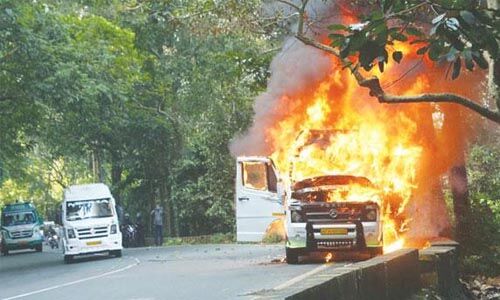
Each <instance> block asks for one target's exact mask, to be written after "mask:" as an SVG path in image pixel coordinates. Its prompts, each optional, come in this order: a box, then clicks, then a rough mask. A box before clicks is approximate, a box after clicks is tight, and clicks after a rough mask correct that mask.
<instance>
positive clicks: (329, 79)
mask: <svg viewBox="0 0 500 300" xmlns="http://www.w3.org/2000/svg"><path fill="white" fill-rule="evenodd" d="M404 47H406V46H404ZM403 51H404V52H407V49H406V48H405V49H403ZM332 66H333V67H332V68H331V72H330V74H328V75H327V76H326V77H325V78H324V79H323V80H322V81H321V82H320V83H319V84H317V85H316V86H314V87H312V88H311V87H309V89H308V90H307V91H304V92H299V93H296V94H295V95H293V96H291V95H284V96H283V97H282V98H281V102H282V103H283V104H285V105H286V104H288V105H289V106H290V111H291V113H289V114H287V115H286V116H285V117H283V118H282V119H281V120H279V121H278V122H276V123H274V124H273V125H272V126H271V127H269V128H268V129H267V131H266V139H267V140H268V141H269V142H270V143H271V144H272V149H273V152H272V155H271V157H272V158H273V160H274V162H275V163H276V165H277V168H278V169H279V170H280V173H281V174H282V175H283V174H288V176H287V177H286V183H287V184H291V183H293V182H296V181H299V180H302V179H305V178H310V177H314V176H320V175H354V176H362V177H366V178H368V179H369V180H370V181H371V182H372V183H374V184H375V186H376V187H377V190H376V191H373V189H371V190H370V189H367V188H366V187H358V188H352V189H349V191H347V195H346V194H343V195H342V196H343V199H345V200H346V201H366V200H367V198H370V199H371V200H372V201H377V202H378V203H379V204H380V206H381V207H382V208H383V211H384V220H383V222H384V242H385V244H386V245H387V246H386V247H385V248H384V250H385V251H387V252H388V251H393V250H396V249H399V248H401V247H403V245H404V232H405V231H406V230H407V227H408V226H409V224H410V223H411V219H409V218H408V217H407V216H405V213H404V212H405V207H406V205H407V204H408V202H409V201H411V199H412V194H413V191H414V189H415V187H416V182H415V180H416V172H417V168H418V164H419V160H420V158H421V155H422V146H421V145H420V144H419V141H418V135H417V134H416V133H417V124H416V121H415V120H413V119H412V117H411V111H409V110H402V109H398V110H395V109H393V108H392V107H388V106H384V105H381V104H378V103H376V102H374V100H373V98H371V97H370V96H369V95H367V94H366V91H364V90H362V89H361V88H360V87H359V86H358V84H357V82H356V81H355V79H354V77H353V76H352V75H351V74H349V72H348V71H347V70H343V69H342V68H341V67H340V66H339V64H338V62H337V61H335V59H334V58H332ZM389 67H391V66H389ZM385 74H386V73H384V76H385ZM387 74H391V72H390V71H389V72H387ZM389 80H390V78H389ZM426 82H427V81H426V78H425V77H422V78H418V79H417V80H416V81H415V84H413V85H412V86H411V87H408V93H415V92H421V91H422V90H423V89H424V88H425V87H426V84H425V83H426ZM317 129H321V130H325V129H327V131H326V132H328V131H330V132H334V134H331V135H329V136H326V138H325V137H323V138H322V139H321V143H311V144H307V142H305V141H304V140H301V139H300V137H299V139H297V136H298V135H299V133H300V132H304V131H308V130H317ZM305 136H306V135H305ZM318 144H319V145H318ZM331 198H332V199H337V200H336V201H338V199H341V198H342V197H339V195H332V197H331Z"/></svg>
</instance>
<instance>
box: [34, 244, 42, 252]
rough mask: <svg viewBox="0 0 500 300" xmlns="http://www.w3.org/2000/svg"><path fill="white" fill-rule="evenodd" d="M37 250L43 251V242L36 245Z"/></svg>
mask: <svg viewBox="0 0 500 300" xmlns="http://www.w3.org/2000/svg"><path fill="white" fill-rule="evenodd" d="M35 250H36V252H42V244H40V245H36V246H35Z"/></svg>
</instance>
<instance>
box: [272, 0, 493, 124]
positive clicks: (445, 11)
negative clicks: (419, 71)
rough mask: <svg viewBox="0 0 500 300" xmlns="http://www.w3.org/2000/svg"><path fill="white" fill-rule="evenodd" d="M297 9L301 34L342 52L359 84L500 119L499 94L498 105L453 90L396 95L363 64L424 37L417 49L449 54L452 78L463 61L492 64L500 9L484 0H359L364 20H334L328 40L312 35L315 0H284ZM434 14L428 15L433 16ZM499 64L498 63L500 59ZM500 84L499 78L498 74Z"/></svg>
mask: <svg viewBox="0 0 500 300" xmlns="http://www.w3.org/2000/svg"><path fill="white" fill-rule="evenodd" d="M278 1H279V2H282V3H285V4H286V5H288V6H290V7H292V8H294V9H296V10H297V12H298V15H299V19H298V26H297V32H296V34H295V36H296V37H297V39H299V40H300V41H302V42H303V43H305V44H307V45H310V46H313V47H316V48H318V49H320V50H323V51H325V52H327V53H330V54H332V55H334V56H336V57H338V58H339V59H340V60H341V62H342V64H343V66H344V67H345V68H348V69H349V70H350V71H351V72H352V74H353V76H354V77H355V78H356V80H357V82H358V84H359V85H360V86H362V87H366V88H368V89H369V90H370V95H371V96H374V97H376V98H377V99H378V101H379V102H381V103H390V104H393V103H417V102H449V103H456V104H459V105H462V106H465V107H467V108H468V109H471V110H473V111H474V112H476V113H478V114H480V115H481V116H483V117H485V118H487V119H489V120H491V121H493V122H496V123H498V124H500V112H499V109H500V100H499V97H498V94H497V95H495V96H496V101H495V103H496V106H497V107H496V109H495V108H490V107H488V106H485V105H481V104H479V103H478V101H474V100H472V99H469V98H467V97H464V96H461V95H457V94H453V93H426V94H421V95H413V96H399V95H391V94H388V93H386V92H385V91H384V89H383V88H382V87H381V85H380V82H379V78H377V77H376V76H370V77H365V75H364V74H363V73H362V71H361V69H364V70H366V71H369V70H371V69H372V68H373V67H374V66H378V67H379V69H380V71H381V72H383V71H384V65H385V64H387V63H388V62H389V59H393V60H394V61H396V62H398V63H399V62H400V61H401V60H402V59H403V52H401V51H395V52H393V53H392V55H391V57H389V51H388V49H387V48H388V47H389V46H391V45H393V44H394V43H395V42H397V41H401V42H409V43H418V44H421V47H420V48H419V49H418V50H417V51H416V52H417V54H419V55H426V56H427V57H428V58H429V59H430V60H432V61H440V60H443V59H445V60H447V61H449V62H450V64H451V68H452V78H457V77H458V76H459V75H460V72H461V70H462V65H464V66H465V68H466V69H467V70H469V71H472V70H473V69H474V68H475V67H479V68H482V69H486V68H488V62H487V59H486V55H489V56H490V57H491V59H492V60H493V61H495V62H498V60H499V57H500V51H499V41H500V33H499V28H500V19H499V11H498V10H495V9H490V8H487V7H484V6H481V5H480V1H466V0H464V1H460V0H455V1H451V0H450V1H446V0H443V1H437V0H436V1H419V0H414V1H397V0H385V1H369V0H366V1H353V2H354V3H353V5H359V6H358V11H360V12H361V9H360V8H359V7H364V8H365V10H366V12H367V15H365V16H362V15H361V13H360V15H357V16H355V17H358V19H359V22H360V23H358V24H351V25H344V24H332V25H330V26H328V29H329V31H330V34H329V35H328V37H329V42H328V43H322V42H319V41H317V40H316V39H314V37H311V35H310V33H311V25H313V22H314V21H313V20H312V21H309V19H308V16H307V11H306V9H307V5H308V3H309V0H301V2H300V4H295V3H294V2H289V1H287V0H278ZM433 15H435V17H433V18H429V17H428V16H433ZM495 65H496V68H498V63H495ZM495 82H496V84H497V85H498V84H499V81H498V79H496V81H495Z"/></svg>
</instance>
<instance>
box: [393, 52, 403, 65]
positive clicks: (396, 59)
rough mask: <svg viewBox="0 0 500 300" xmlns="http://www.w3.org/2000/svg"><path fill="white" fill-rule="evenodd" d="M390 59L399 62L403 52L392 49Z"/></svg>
mask: <svg viewBox="0 0 500 300" xmlns="http://www.w3.org/2000/svg"><path fill="white" fill-rule="evenodd" d="M392 59H394V61H395V62H397V63H398V64H399V63H400V62H401V59H403V52H401V51H394V52H393V53H392Z"/></svg>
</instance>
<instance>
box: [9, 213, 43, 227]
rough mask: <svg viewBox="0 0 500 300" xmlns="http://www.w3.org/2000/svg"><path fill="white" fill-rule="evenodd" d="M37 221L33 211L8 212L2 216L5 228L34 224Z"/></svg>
mask: <svg viewBox="0 0 500 300" xmlns="http://www.w3.org/2000/svg"><path fill="white" fill-rule="evenodd" d="M35 221H36V220H35V215H34V214H33V212H31V211H22V212H8V213H4V214H3V216H2V225H3V226H16V225H27V224H34V223H35Z"/></svg>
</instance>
